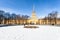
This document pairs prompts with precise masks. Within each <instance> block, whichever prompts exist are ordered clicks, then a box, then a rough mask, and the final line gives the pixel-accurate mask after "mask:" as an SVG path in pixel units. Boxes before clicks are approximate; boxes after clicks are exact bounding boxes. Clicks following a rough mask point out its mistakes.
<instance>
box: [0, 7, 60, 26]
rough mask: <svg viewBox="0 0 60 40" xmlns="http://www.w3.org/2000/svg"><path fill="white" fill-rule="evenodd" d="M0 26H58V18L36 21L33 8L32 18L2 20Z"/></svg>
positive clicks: (59, 20) (59, 22) (59, 19)
mask: <svg viewBox="0 0 60 40" xmlns="http://www.w3.org/2000/svg"><path fill="white" fill-rule="evenodd" d="M1 24H20V25H22V24H36V25H50V24H55V25H56V24H60V18H57V19H56V20H55V19H49V18H48V17H46V18H42V19H38V18H37V16H36V14H35V10H34V7H33V10H32V16H31V17H30V19H10V20H3V21H2V22H1Z"/></svg>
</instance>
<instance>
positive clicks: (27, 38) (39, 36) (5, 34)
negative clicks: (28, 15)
mask: <svg viewBox="0 0 60 40" xmlns="http://www.w3.org/2000/svg"><path fill="white" fill-rule="evenodd" d="M38 26H39V28H35V29H34V28H32V29H31V28H23V27H24V26H23V25H18V26H8V27H0V40H60V27H59V26H49V25H38Z"/></svg>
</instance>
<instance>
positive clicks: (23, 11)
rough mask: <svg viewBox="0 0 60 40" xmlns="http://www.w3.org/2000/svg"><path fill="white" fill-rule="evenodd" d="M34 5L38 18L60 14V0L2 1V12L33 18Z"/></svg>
mask: <svg viewBox="0 0 60 40" xmlns="http://www.w3.org/2000/svg"><path fill="white" fill-rule="evenodd" d="M33 4H34V5H35V12H36V15H37V17H38V18H40V17H44V16H46V15H48V13H50V12H52V11H58V12H59V13H60V0H0V10H4V11H6V12H10V13H16V14H19V15H29V16H31V14H32V8H33Z"/></svg>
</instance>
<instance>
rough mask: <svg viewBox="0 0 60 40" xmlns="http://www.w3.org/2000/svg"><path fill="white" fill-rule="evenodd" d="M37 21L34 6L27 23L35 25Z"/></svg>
mask: <svg viewBox="0 0 60 40" xmlns="http://www.w3.org/2000/svg"><path fill="white" fill-rule="evenodd" d="M37 21H38V19H37V16H36V14H35V6H34V5H33V10H32V16H31V18H30V20H29V22H30V23H32V24H36V22H37Z"/></svg>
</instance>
